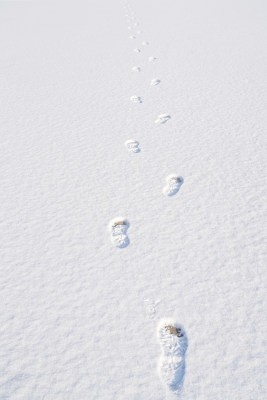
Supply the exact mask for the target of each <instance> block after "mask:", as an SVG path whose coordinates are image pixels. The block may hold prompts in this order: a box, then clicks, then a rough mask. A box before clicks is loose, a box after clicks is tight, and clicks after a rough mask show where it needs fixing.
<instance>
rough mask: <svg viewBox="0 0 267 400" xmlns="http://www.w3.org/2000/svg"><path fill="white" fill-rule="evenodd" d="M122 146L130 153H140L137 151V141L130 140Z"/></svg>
mask: <svg viewBox="0 0 267 400" xmlns="http://www.w3.org/2000/svg"><path fill="white" fill-rule="evenodd" d="M124 144H125V146H126V148H127V149H128V150H129V152H130V153H140V151H141V149H139V142H137V140H133V139H130V140H127V141H126V142H125V143H124Z"/></svg>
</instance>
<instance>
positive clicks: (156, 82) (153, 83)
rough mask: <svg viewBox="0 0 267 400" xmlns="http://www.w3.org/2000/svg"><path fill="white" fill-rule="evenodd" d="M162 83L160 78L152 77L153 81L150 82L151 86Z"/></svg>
mask: <svg viewBox="0 0 267 400" xmlns="http://www.w3.org/2000/svg"><path fill="white" fill-rule="evenodd" d="M159 84H160V79H152V81H151V82H150V85H151V86H157V85H159Z"/></svg>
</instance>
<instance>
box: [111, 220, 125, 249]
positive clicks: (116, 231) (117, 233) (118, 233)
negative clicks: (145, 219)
mask: <svg viewBox="0 0 267 400" xmlns="http://www.w3.org/2000/svg"><path fill="white" fill-rule="evenodd" d="M129 226H130V224H129V222H128V221H127V220H126V219H124V218H115V219H113V220H112V221H111V222H110V224H109V230H110V232H111V242H112V243H113V244H114V246H116V247H120V248H123V247H126V246H128V244H129V243H130V240H129V238H128V236H127V230H128V228H129Z"/></svg>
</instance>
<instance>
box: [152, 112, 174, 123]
mask: <svg viewBox="0 0 267 400" xmlns="http://www.w3.org/2000/svg"><path fill="white" fill-rule="evenodd" d="M169 119H171V116H170V115H168V114H160V115H158V118H157V119H156V121H155V123H156V124H166V122H167V121H169Z"/></svg>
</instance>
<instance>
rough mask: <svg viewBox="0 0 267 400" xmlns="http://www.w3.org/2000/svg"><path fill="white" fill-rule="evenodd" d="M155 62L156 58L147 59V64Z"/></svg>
mask: <svg viewBox="0 0 267 400" xmlns="http://www.w3.org/2000/svg"><path fill="white" fill-rule="evenodd" d="M155 61H156V57H153V56H151V57H148V62H155Z"/></svg>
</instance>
